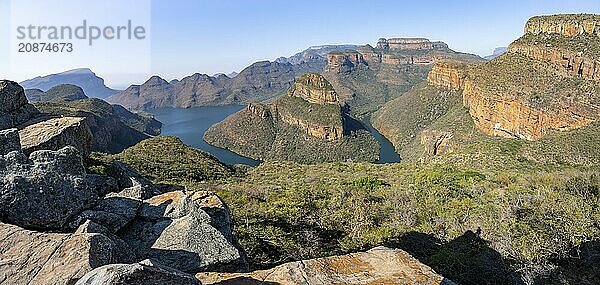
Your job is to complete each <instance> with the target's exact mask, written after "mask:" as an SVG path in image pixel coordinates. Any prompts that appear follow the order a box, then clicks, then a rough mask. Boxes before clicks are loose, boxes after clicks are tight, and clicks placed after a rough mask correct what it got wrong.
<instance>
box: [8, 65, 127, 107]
mask: <svg viewBox="0 0 600 285" xmlns="http://www.w3.org/2000/svg"><path fill="white" fill-rule="evenodd" d="M20 84H21V85H22V86H23V88H25V89H40V90H42V91H48V90H49V89H51V88H52V87H55V86H57V85H61V84H72V85H76V86H79V87H81V88H82V89H83V91H84V92H85V94H86V95H87V96H89V97H94V98H100V99H104V98H106V97H108V96H111V95H113V94H115V93H117V92H118V90H114V89H111V88H108V87H107V86H106V85H105V84H104V79H102V78H100V77H98V76H97V75H96V74H95V73H94V72H93V71H91V70H90V69H88V68H79V69H73V70H69V71H65V72H61V73H57V74H51V75H46V76H40V77H36V78H33V79H29V80H25V81H23V82H21V83H20Z"/></svg>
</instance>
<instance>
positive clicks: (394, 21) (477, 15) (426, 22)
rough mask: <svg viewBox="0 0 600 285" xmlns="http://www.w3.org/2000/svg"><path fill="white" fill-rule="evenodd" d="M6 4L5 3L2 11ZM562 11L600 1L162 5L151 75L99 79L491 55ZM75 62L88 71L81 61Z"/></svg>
mask: <svg viewBox="0 0 600 285" xmlns="http://www.w3.org/2000/svg"><path fill="white" fill-rule="evenodd" d="M6 1H8V0H0V9H2V8H3V7H4V6H3V4H5V3H2V2H6ZM0 11H1V10H0ZM555 13H597V14H600V1H599V0H577V1H573V0H509V1H468V0H464V1H394V0H373V1H366V0H363V1H360V0H345V1H341V0H321V1H317V0H302V1H281V0H254V1H252V0H219V1H214V0H213V1H204V0H169V1H167V0H154V1H152V8H151V17H150V19H151V70H150V71H149V72H147V74H146V73H139V74H135V75H133V76H128V77H126V79H125V77H122V76H120V75H119V74H99V75H100V76H102V77H104V78H105V79H106V80H107V83H108V84H109V85H112V86H114V87H124V86H126V85H129V83H142V82H143V81H144V80H145V79H146V78H148V77H149V76H150V75H152V74H157V75H160V76H162V77H164V78H165V79H167V80H170V79H173V78H181V77H183V76H186V75H190V74H192V73H195V72H200V73H207V74H214V73H218V72H224V73H229V72H231V71H240V70H241V69H243V68H244V67H246V66H248V65H249V64H251V63H252V62H255V61H258V60H273V59H275V58H277V57H279V56H290V55H292V54H294V53H295V52H298V51H301V50H303V49H305V48H307V47H308V46H311V45H321V44H346V43H351V44H368V43H370V44H375V43H376V41H377V39H378V38H380V37H426V38H429V39H431V40H441V41H444V42H446V43H448V44H449V45H450V48H452V49H454V50H458V51H465V52H471V53H476V54H479V55H487V54H490V53H491V52H492V50H493V49H494V48H495V47H498V46H506V45H508V44H509V43H510V42H511V41H512V40H514V39H516V38H518V37H519V36H520V35H521V34H522V31H523V25H524V24H525V21H526V20H527V19H528V18H529V17H531V16H533V15H540V14H555ZM0 21H2V20H0ZM0 32H2V33H3V34H4V33H6V32H5V30H3V29H2V28H1V27H0ZM1 44H2V43H0V45H1ZM0 51H2V48H1V47H0ZM72 65H73V67H80V66H77V61H76V60H74V62H73V63H72ZM90 68H92V69H94V66H90ZM57 71H58V70H57ZM1 72H2V70H1V69H0V75H1V76H2V77H5V76H6V75H5V74H4V73H1ZM34 73H35V70H32V71H31V75H41V74H34ZM7 75H8V76H10V75H11V74H7ZM21 76H22V75H21ZM13 79H14V80H22V79H25V78H13Z"/></svg>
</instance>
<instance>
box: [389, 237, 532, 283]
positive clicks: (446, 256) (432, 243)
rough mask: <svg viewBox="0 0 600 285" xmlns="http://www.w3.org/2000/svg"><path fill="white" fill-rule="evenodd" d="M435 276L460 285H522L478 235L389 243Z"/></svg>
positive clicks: (413, 239) (505, 261) (500, 257)
mask: <svg viewBox="0 0 600 285" xmlns="http://www.w3.org/2000/svg"><path fill="white" fill-rule="evenodd" d="M387 246H389V247H394V248H400V249H403V250H405V251H407V252H408V253H410V254H411V255H412V256H414V257H415V258H417V259H418V260H420V261H421V262H423V263H425V264H427V265H429V266H430V267H431V268H433V270H435V271H436V272H437V273H439V274H441V275H443V276H445V277H447V278H449V279H450V280H453V281H454V282H457V283H459V284H463V285H469V284H473V285H475V284H524V283H523V282H522V281H521V276H520V274H519V273H517V272H515V271H514V270H513V269H511V266H510V265H511V263H510V261H509V260H506V259H504V258H503V257H502V255H500V253H498V252H497V251H495V250H494V249H492V248H491V247H490V246H489V244H488V242H487V241H485V240H484V239H482V238H480V237H479V235H478V234H476V233H474V232H472V231H467V232H465V233H464V234H463V235H462V236H459V237H457V238H456V239H454V240H451V241H449V242H444V241H442V240H440V239H438V238H436V237H434V236H432V235H428V234H423V233H418V232H410V233H407V234H405V235H403V236H402V237H400V238H398V239H397V240H394V241H391V242H389V244H388V245H387Z"/></svg>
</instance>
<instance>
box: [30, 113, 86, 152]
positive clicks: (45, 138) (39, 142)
mask: <svg viewBox="0 0 600 285" xmlns="http://www.w3.org/2000/svg"><path fill="white" fill-rule="evenodd" d="M19 135H20V137H21V146H22V147H23V152H24V153H25V154H30V153H32V152H34V151H36V150H59V149H61V148H63V147H66V146H72V147H75V148H76V149H77V150H78V151H79V153H80V154H81V155H82V156H87V155H88V154H89V153H90V148H91V144H92V132H91V131H90V128H89V127H88V126H87V124H86V123H85V118H79V117H62V118H54V119H49V120H47V121H43V122H40V123H36V124H32V125H29V126H27V127H25V128H23V129H22V130H20V131H19Z"/></svg>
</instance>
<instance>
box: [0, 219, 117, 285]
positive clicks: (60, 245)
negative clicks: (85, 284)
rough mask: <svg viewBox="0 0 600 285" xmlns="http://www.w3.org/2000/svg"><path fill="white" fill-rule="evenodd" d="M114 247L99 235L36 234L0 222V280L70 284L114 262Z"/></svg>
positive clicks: (21, 282) (15, 282)
mask: <svg viewBox="0 0 600 285" xmlns="http://www.w3.org/2000/svg"><path fill="white" fill-rule="evenodd" d="M116 250H117V248H116V247H115V244H114V243H113V242H112V241H111V240H110V239H109V238H107V237H106V236H103V235H100V234H56V233H39V232H33V231H28V230H25V229H22V228H20V227H17V226H13V225H7V224H2V223H0V283H2V284H32V285H33V284H73V283H75V282H76V281H77V280H78V279H79V278H81V277H83V275H84V274H85V273H87V272H89V271H90V270H92V269H93V268H96V267H99V266H102V265H106V264H110V263H112V262H115V261H114V258H113V257H114V252H115V251H116Z"/></svg>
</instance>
